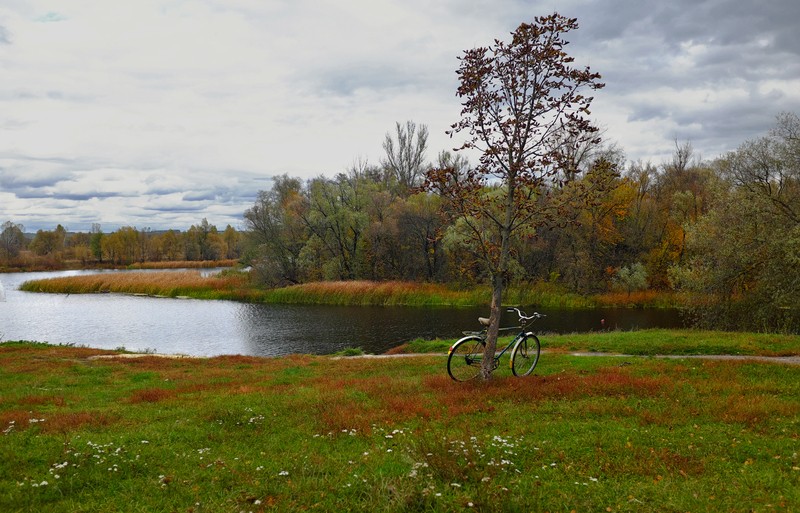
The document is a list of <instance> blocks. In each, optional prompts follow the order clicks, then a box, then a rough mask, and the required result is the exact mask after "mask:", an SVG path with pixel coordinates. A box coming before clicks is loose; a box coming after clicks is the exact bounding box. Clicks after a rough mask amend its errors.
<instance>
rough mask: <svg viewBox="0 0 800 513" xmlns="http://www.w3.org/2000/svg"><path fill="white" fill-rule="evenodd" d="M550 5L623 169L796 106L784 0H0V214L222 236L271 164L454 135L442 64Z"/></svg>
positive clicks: (20, 220) (324, 168)
mask: <svg viewBox="0 0 800 513" xmlns="http://www.w3.org/2000/svg"><path fill="white" fill-rule="evenodd" d="M555 11H557V12H558V13H560V14H562V15H564V16H569V17H575V18H577V19H578V23H579V25H580V28H579V29H578V30H577V31H574V32H570V33H569V34H568V35H567V39H568V40H569V41H570V45H569V46H568V47H567V51H568V52H569V53H570V54H571V55H572V56H573V57H575V64H576V65H577V66H579V67H584V66H589V67H590V68H591V70H592V71H595V72H598V73H600V74H601V75H602V81H603V82H605V84H606V87H605V88H604V89H602V90H600V91H598V92H596V93H595V95H594V96H595V99H594V103H593V105H592V106H593V108H592V119H593V120H594V122H595V123H596V124H597V125H599V126H601V127H603V129H604V130H605V135H604V137H605V140H606V141H607V142H608V143H614V144H616V145H617V147H619V148H620V149H622V150H623V151H624V152H625V155H626V158H627V159H628V161H629V162H633V161H643V162H651V163H653V164H655V165H658V164H660V163H662V162H666V161H668V160H669V158H670V156H671V155H672V153H673V151H674V149H675V143H676V141H679V142H690V143H691V144H692V147H693V148H694V151H695V156H696V157H697V158H702V159H713V158H716V157H719V156H722V155H724V154H725V153H726V152H729V151H733V150H735V149H736V148H737V147H738V146H739V145H741V144H742V143H744V142H745V141H747V140H752V139H755V138H758V137H762V136H764V135H766V134H767V132H768V131H769V129H770V128H771V127H773V126H774V125H775V122H776V116H777V115H778V114H780V113H781V112H795V113H800V30H797V27H798V26H800V2H798V1H797V0H757V1H750V0H747V1H745V0H740V1H725V0H707V1H703V0H672V1H670V2H664V1H662V0H658V1H654V0H603V1H600V0H596V1H590V0H559V1H556V0H550V1H537V0H531V1H525V0H315V1H312V0H285V1H279V0H136V1H124V0H106V1H102V2H98V1H94V0H91V1H90V0H57V1H56V0H2V1H0V223H3V222H6V221H11V222H14V223H16V224H21V225H23V226H24V228H25V231H27V232H33V231H36V230H38V229H45V230H51V229H54V228H55V226H56V225H57V224H61V225H62V226H64V227H65V228H67V229H68V230H73V231H87V230H89V229H90V228H91V226H92V224H93V223H99V224H100V225H101V227H102V229H103V231H105V232H109V231H113V230H115V229H117V228H119V227H121V226H134V227H137V228H139V229H145V228H150V229H152V230H159V229H168V228H175V229H181V230H185V229H188V228H189V227H190V226H191V225H196V224H199V223H200V222H201V221H202V219H204V218H205V219H207V220H208V222H209V223H210V224H213V225H216V226H217V227H219V228H220V229H224V227H225V226H226V225H228V224H230V225H231V226H233V227H235V228H243V219H242V214H243V213H244V211H245V210H246V209H247V208H249V207H250V206H252V205H253V203H254V201H255V199H256V196H257V194H258V191H260V190H267V189H269V188H270V187H271V184H272V177H274V176H277V175H281V174H288V175H290V176H293V177H300V178H304V179H306V178H312V177H316V176H320V175H325V176H331V177H332V176H334V175H335V174H337V173H340V172H346V171H347V170H348V169H350V168H352V167H353V166H354V165H355V164H356V163H357V162H362V163H363V162H367V163H369V164H374V165H378V164H380V161H381V159H382V157H383V149H382V143H383V139H384V137H385V134H386V133H387V132H390V131H393V130H394V126H395V123H396V122H401V123H404V122H405V121H407V120H412V121H414V122H416V123H417V124H425V125H427V126H428V129H429V132H430V136H429V139H428V158H429V160H431V161H433V160H434V159H435V157H436V154H438V153H439V152H440V151H442V150H452V149H453V148H454V147H455V146H457V145H458V144H457V143H458V141H456V140H453V139H451V138H450V137H449V136H448V135H447V134H446V133H445V131H446V130H447V129H448V128H449V126H450V125H451V124H453V123H454V122H456V121H457V120H458V117H459V112H460V107H461V106H460V102H459V99H458V98H457V97H456V95H455V91H456V88H457V76H456V74H455V70H456V68H457V67H458V57H459V56H460V55H462V54H463V52H464V50H467V49H470V48H474V47H477V46H488V45H490V44H491V43H492V42H493V41H494V39H504V40H507V39H508V38H509V34H510V33H511V32H512V31H513V30H514V29H515V28H516V27H517V26H518V25H519V24H520V23H522V22H531V21H533V19H534V17H535V16H541V15H547V14H551V13H553V12H555ZM472 160H473V161H475V159H472Z"/></svg>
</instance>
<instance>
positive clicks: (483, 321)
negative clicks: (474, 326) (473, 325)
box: [478, 317, 489, 326]
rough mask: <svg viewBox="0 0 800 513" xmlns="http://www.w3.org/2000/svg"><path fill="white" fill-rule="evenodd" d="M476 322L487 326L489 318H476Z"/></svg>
mask: <svg viewBox="0 0 800 513" xmlns="http://www.w3.org/2000/svg"><path fill="white" fill-rule="evenodd" d="M478 322H479V323H481V325H483V326H488V325H489V318H488V317H478Z"/></svg>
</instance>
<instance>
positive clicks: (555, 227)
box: [244, 113, 800, 331]
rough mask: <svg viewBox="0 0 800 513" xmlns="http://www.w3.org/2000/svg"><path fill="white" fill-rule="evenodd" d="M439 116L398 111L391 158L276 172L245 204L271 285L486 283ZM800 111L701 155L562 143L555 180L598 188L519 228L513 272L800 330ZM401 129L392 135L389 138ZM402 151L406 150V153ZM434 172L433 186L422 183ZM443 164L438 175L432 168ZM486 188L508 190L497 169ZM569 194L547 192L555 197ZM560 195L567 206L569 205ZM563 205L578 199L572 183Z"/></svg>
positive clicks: (256, 265)
mask: <svg viewBox="0 0 800 513" xmlns="http://www.w3.org/2000/svg"><path fill="white" fill-rule="evenodd" d="M426 134H427V128H426V127H425V126H424V125H422V126H420V127H418V126H417V125H416V124H415V123H413V122H410V121H409V122H407V123H405V124H399V123H398V124H397V126H396V130H395V132H394V133H391V134H390V133H387V134H386V141H387V142H386V143H385V144H384V149H385V151H386V152H387V155H386V157H385V159H383V160H382V161H381V163H380V164H379V165H369V164H367V163H363V162H358V163H356V164H354V165H353V166H352V167H351V169H349V170H348V171H347V172H344V173H339V174H337V175H335V176H333V177H326V176H318V177H315V178H312V179H309V180H303V179H301V178H297V177H291V176H288V175H282V176H278V177H276V178H275V180H274V184H273V187H272V188H271V189H270V190H266V191H260V192H259V195H258V199H257V200H256V201H255V203H254V205H253V206H252V207H251V208H249V209H248V210H247V211H246V212H245V213H244V219H245V226H246V234H247V244H246V247H247V249H246V251H245V254H244V257H245V258H246V260H247V261H248V262H249V263H251V264H252V265H253V269H254V272H255V273H256V274H257V276H258V277H259V279H260V280H261V281H262V282H263V283H265V284H267V285H269V286H280V285H289V284H295V283H302V282H309V281H315V280H353V279H368V280H394V279H400V280H417V281H437V282H448V283H453V284H462V285H466V286H470V285H474V284H476V283H488V280H489V276H488V274H487V271H486V268H485V266H482V265H480V262H479V258H478V257H479V255H478V252H479V251H480V248H478V247H474V246H472V247H471V246H470V241H469V237H470V235H469V234H467V233H466V232H465V227H464V225H463V222H462V221H459V220H458V218H457V216H454V215H452V214H453V210H454V209H455V208H456V206H455V205H454V204H453V201H454V199H453V198H452V197H448V195H447V194H444V193H443V192H442V191H441V190H439V189H437V186H436V179H440V178H441V177H442V176H443V173H442V171H443V170H447V172H446V173H444V175H446V176H448V177H449V178H448V179H450V180H455V181H457V180H459V179H460V177H464V176H466V175H467V174H468V173H469V172H470V170H471V169H473V168H472V166H471V165H470V163H469V162H468V161H467V159H465V158H464V157H463V156H462V155H461V154H456V155H453V154H451V153H449V152H446V151H445V152H441V153H439V154H438V155H437V156H436V158H435V160H434V161H433V162H430V161H427V160H426V159H424V158H422V159H421V158H420V156H424V155H425V154H426V152H427V138H426ZM798 134H800V120H799V119H798V116H797V115H796V114H793V113H784V114H782V115H780V116H779V118H778V121H777V124H776V126H775V128H774V129H773V130H771V131H770V133H769V134H766V135H764V136H763V137H761V138H758V139H755V140H752V141H747V142H745V143H743V144H742V145H741V147H740V148H739V149H737V150H736V151H733V152H730V153H729V154H727V155H724V156H721V157H719V158H716V159H713V160H710V161H703V160H701V159H700V158H698V156H697V155H696V154H695V152H694V150H693V148H692V145H691V143H690V142H680V141H677V140H676V141H675V148H674V152H673V155H672V157H671V158H670V159H669V160H667V161H665V162H662V163H660V164H653V163H650V162H642V161H637V162H626V159H625V154H624V151H623V150H622V149H621V148H619V147H618V146H616V145H609V144H603V143H601V142H599V141H598V140H596V139H590V140H584V141H583V143H581V144H578V145H574V146H573V147H572V148H573V151H571V152H568V153H566V154H564V155H563V157H564V161H563V162H562V163H561V164H560V166H561V167H560V169H561V173H560V175H559V180H560V181H561V183H562V185H563V183H564V182H568V183H569V184H570V187H571V188H573V189H588V190H591V191H593V193H592V194H591V197H590V198H589V199H588V200H586V201H584V202H582V203H581V204H580V205H573V207H574V210H573V211H571V212H569V213H566V214H564V213H563V209H562V210H561V211H560V212H562V214H561V215H562V216H563V222H562V223H559V222H555V223H551V224H550V225H548V226H546V227H542V228H539V229H537V230H535V231H534V232H531V233H525V232H523V233H520V234H518V236H517V237H515V238H514V239H513V240H512V241H511V243H510V244H511V248H510V254H511V261H510V262H509V264H508V266H507V267H508V269H507V271H506V273H507V276H508V278H509V281H510V282H512V283H515V284H518V285H525V284H532V283H537V282H548V283H553V284H556V285H558V286H561V287H563V288H564V289H566V290H569V291H574V292H578V293H597V292H605V291H609V290H621V291H626V292H631V291H633V290H637V289H644V288H648V289H654V290H661V291H687V292H692V293H695V294H696V297H698V298H705V299H704V302H701V305H702V308H698V309H697V310H696V312H695V313H696V317H697V320H698V321H699V322H701V323H703V324H704V325H708V326H716V327H727V328H738V329H758V330H765V329H780V330H787V329H788V330H795V331H796V330H797V329H798V317H800V316H799V315H798V310H797V306H796V305H798V304H800V272H798V271H797V269H798V263H800V260H798V259H800V137H798ZM389 141H391V143H389ZM400 157H403V158H400ZM426 177H427V178H428V187H427V188H426V187H423V185H425V181H426ZM431 178H433V180H431ZM484 187H485V189H486V190H487V191H489V192H490V193H491V190H492V189H497V190H498V191H499V190H500V189H501V187H500V186H499V185H493V184H492V183H491V182H487V183H486V184H485V185H484ZM549 201H552V202H555V201H561V202H562V203H563V202H565V198H564V197H563V196H562V197H560V198H558V197H556V196H547V195H545V196H542V197H541V198H539V200H538V202H539V204H538V205H537V207H536V210H537V212H538V213H539V214H538V215H542V214H541V212H546V211H547V207H548V205H547V202H549ZM563 206H564V205H561V206H560V207H559V208H562V207H563ZM566 206H569V201H568V198H567V200H566Z"/></svg>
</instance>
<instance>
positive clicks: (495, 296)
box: [481, 273, 504, 381]
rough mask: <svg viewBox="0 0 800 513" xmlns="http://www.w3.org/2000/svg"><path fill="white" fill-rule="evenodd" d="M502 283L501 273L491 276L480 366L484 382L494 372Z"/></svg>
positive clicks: (501, 301)
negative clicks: (483, 347) (484, 344)
mask: <svg viewBox="0 0 800 513" xmlns="http://www.w3.org/2000/svg"><path fill="white" fill-rule="evenodd" d="M503 281H504V280H503V275H502V273H495V274H494V275H493V276H492V305H491V307H490V310H489V329H488V333H487V335H486V348H485V349H484V351H483V363H482V364H481V377H482V378H483V380H484V381H485V380H488V379H489V378H491V377H492V372H493V371H494V354H495V352H496V351H497V335H498V334H499V332H500V314H501V312H502V310H501V308H502V305H503V285H504V283H503Z"/></svg>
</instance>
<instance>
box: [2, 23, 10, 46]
mask: <svg viewBox="0 0 800 513" xmlns="http://www.w3.org/2000/svg"><path fill="white" fill-rule="evenodd" d="M10 44H11V36H10V35H9V34H8V29H6V28H5V27H4V26H2V25H0V45H10Z"/></svg>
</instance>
